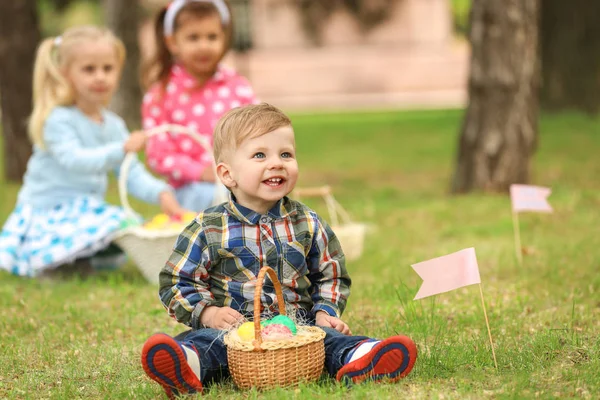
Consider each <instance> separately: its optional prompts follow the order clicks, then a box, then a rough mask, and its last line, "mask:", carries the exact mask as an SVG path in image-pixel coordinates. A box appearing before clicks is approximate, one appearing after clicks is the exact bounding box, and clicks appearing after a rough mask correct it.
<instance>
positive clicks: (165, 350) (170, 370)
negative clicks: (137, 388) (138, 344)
mask: <svg viewBox="0 0 600 400" xmlns="http://www.w3.org/2000/svg"><path fill="white" fill-rule="evenodd" d="M186 350H187V352H191V351H193V352H194V353H195V355H196V356H197V355H198V353H197V351H196V349H195V348H191V347H188V348H186V349H184V348H183V346H182V345H181V344H180V343H179V342H177V341H176V340H175V339H173V338H172V337H171V336H169V335H165V334H164V333H157V334H156V335H152V336H151V337H150V338H149V339H148V340H147V341H146V343H144V347H143V349H142V365H143V367H144V371H146V374H148V376H149V377H150V378H152V379H153V380H155V381H156V382H158V383H159V384H160V385H161V386H162V387H163V389H165V392H166V393H167V396H168V397H169V399H174V398H175V396H178V395H181V394H193V393H198V392H201V391H202V382H200V379H199V378H198V375H196V372H194V369H193V368H197V370H198V374H199V370H200V363H199V361H196V360H192V359H190V360H189V361H188V356H187V354H186ZM190 355H191V354H190ZM190 358H193V357H190ZM199 359H200V358H199V357H198V360H199ZM190 364H191V365H190Z"/></svg>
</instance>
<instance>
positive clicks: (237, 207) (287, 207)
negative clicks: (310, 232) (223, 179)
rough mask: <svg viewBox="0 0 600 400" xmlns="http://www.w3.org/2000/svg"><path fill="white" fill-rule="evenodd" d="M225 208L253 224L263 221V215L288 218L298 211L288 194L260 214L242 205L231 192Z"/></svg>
mask: <svg viewBox="0 0 600 400" xmlns="http://www.w3.org/2000/svg"><path fill="white" fill-rule="evenodd" d="M225 209H227V211H229V213H230V214H231V215H233V216H234V217H235V218H237V219H238V220H240V221H242V222H246V223H249V224H252V225H257V224H258V223H259V222H261V218H263V217H268V218H270V219H274V220H277V219H283V218H287V217H289V216H292V215H295V214H296V213H297V211H296V208H295V207H294V205H293V204H292V202H291V201H290V199H289V198H288V197H287V196H285V197H284V198H282V199H281V200H279V201H278V202H277V203H275V205H274V206H273V207H272V208H271V209H270V210H269V211H267V213H266V214H260V213H257V212H256V211H254V210H251V209H249V208H247V207H244V206H242V205H241V204H239V203H238V202H237V201H236V199H235V196H234V195H233V194H230V196H229V201H228V202H227V203H226V204H225ZM263 222H264V221H263Z"/></svg>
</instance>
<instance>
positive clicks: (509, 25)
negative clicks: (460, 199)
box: [452, 0, 540, 193]
mask: <svg viewBox="0 0 600 400" xmlns="http://www.w3.org/2000/svg"><path fill="white" fill-rule="evenodd" d="M539 4H540V1H539V0H473V3H472V9H471V27H470V31H469V40H470V42H471V50H472V54H471V71H470V77H469V105H468V107H467V110H466V114H465V117H464V120H463V126H462V133H461V137H460V143H459V148H458V161H457V166H456V171H455V175H454V180H453V183H452V191H453V192H455V193H456V192H469V191H472V190H487V191H505V190H507V189H508V187H509V186H510V184H511V183H517V182H527V180H528V179H529V162H530V157H531V155H532V154H533V152H534V150H535V146H536V142H537V130H538V129H537V128H538V126H537V121H538V86H539V85H538V82H539V71H538V69H539V68H538V66H539V63H538V25H539V24H538V21H539Z"/></svg>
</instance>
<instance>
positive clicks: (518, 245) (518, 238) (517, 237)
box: [512, 211, 523, 266]
mask: <svg viewBox="0 0 600 400" xmlns="http://www.w3.org/2000/svg"><path fill="white" fill-rule="evenodd" d="M512 215H513V229H514V231H515V255H516V256H517V261H518V262H519V266H522V265H523V252H522V250H521V230H520V228H519V213H517V212H516V211H513V213H512Z"/></svg>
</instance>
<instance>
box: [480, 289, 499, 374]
mask: <svg viewBox="0 0 600 400" xmlns="http://www.w3.org/2000/svg"><path fill="white" fill-rule="evenodd" d="M479 294H480V295H481V305H482V306H483V315H484V316H485V324H486V325H487V330H488V336H489V337H490V345H491V346H492V355H493V356H494V365H495V366H496V370H497V369H498V362H497V361H496V351H495V350H494V341H493V340H492V330H491V329H490V321H489V320H488V316H487V311H485V301H483V289H482V288H481V283H479Z"/></svg>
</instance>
